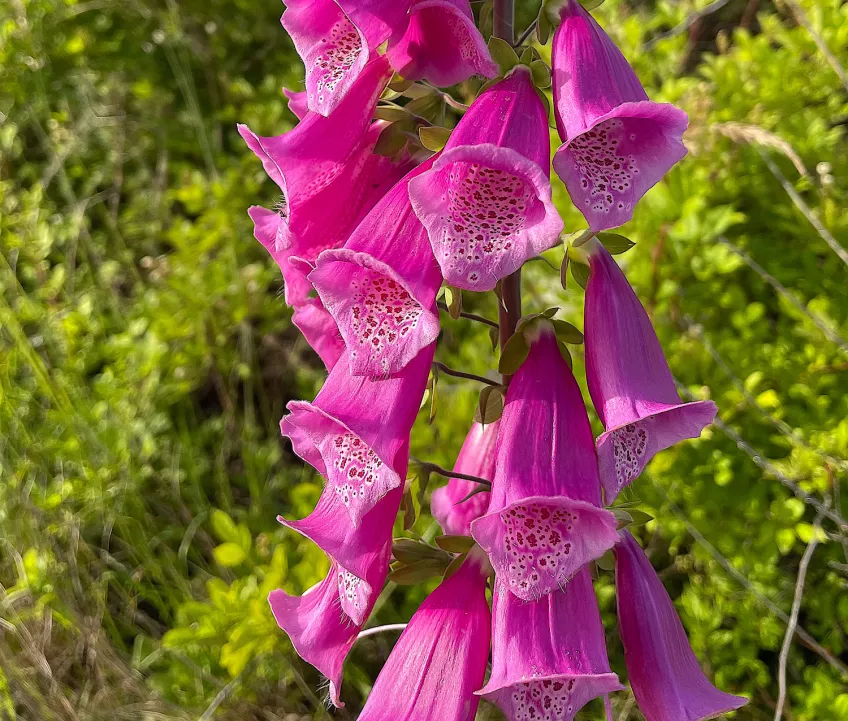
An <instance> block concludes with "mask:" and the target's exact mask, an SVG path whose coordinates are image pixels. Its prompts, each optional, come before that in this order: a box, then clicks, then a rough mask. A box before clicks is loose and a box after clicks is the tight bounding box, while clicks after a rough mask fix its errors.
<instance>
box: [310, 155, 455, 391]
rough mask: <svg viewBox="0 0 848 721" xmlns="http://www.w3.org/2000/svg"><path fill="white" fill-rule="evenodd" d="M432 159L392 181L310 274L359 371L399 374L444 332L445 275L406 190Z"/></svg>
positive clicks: (370, 374) (358, 372) (349, 355)
mask: <svg viewBox="0 0 848 721" xmlns="http://www.w3.org/2000/svg"><path fill="white" fill-rule="evenodd" d="M431 164H432V160H429V161H427V162H426V163H424V164H423V165H421V166H420V167H419V168H416V169H415V170H413V171H412V172H410V173H409V174H408V175H407V176H406V177H405V178H404V179H403V180H402V181H401V182H399V183H398V184H397V185H395V186H394V188H392V189H391V190H390V191H389V192H388V193H387V194H386V195H385V196H384V197H383V199H382V200H381V201H380V202H379V203H377V205H375V206H374V208H373V210H371V212H370V213H369V214H368V215H367V216H366V217H365V218H364V219H363V220H362V222H361V223H360V224H359V225H358V226H357V228H356V230H354V231H353V234H352V235H351V236H350V238H349V239H348V241H347V243H345V246H344V247H343V248H340V249H337V250H325V251H324V252H323V253H322V254H321V255H320V256H319V258H318V261H317V263H316V266H315V270H313V271H312V272H311V273H310V274H309V280H310V282H311V283H312V284H313V285H314V286H315V290H317V291H318V295H319V296H320V298H321V300H322V301H323V303H324V305H325V307H326V308H327V310H328V311H329V312H330V313H331V314H332V316H333V317H334V318H335V321H336V323H337V324H338V328H339V331H340V332H341V335H342V337H343V338H344V341H345V345H346V347H347V349H348V351H349V352H348V358H349V359H350V364H351V366H350V370H351V373H353V374H354V375H367V376H387V375H390V374H392V373H397V372H398V371H400V370H401V369H403V368H404V366H406V364H407V363H409V362H410V361H411V360H412V359H413V358H415V357H416V356H417V355H418V353H419V351H420V350H421V349H422V348H424V347H425V346H428V345H430V343H432V342H433V341H435V340H436V338H437V337H438V335H439V316H438V313H437V311H436V294H437V293H438V291H439V287H440V286H441V283H442V275H441V273H440V272H439V266H438V265H437V264H436V259H435V258H434V257H433V251H432V249H431V248H430V243H429V241H428V240H427V232H426V231H425V230H424V226H422V225H421V222H420V221H419V220H418V218H417V217H416V215H415V213H413V212H412V206H411V205H410V203H409V193H408V184H409V181H410V180H411V179H412V178H414V177H416V176H417V175H420V174H421V173H422V172H425V171H426V170H428V169H429V167H430V165H431Z"/></svg>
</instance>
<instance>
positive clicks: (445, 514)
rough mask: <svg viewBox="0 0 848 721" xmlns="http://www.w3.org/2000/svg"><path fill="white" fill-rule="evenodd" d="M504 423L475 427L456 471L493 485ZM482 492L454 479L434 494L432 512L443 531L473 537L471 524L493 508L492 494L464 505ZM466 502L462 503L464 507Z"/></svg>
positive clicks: (457, 460) (468, 482)
mask: <svg viewBox="0 0 848 721" xmlns="http://www.w3.org/2000/svg"><path fill="white" fill-rule="evenodd" d="M499 429H500V420H497V421H495V422H494V423H487V424H486V425H485V426H484V425H482V424H480V423H474V424H473V425H472V426H471V430H470V431H469V432H468V435H467V436H466V437H465V443H463V444H462V448H461V449H460V451H459V455H458V456H457V458H456V464H455V465H454V467H453V470H454V471H455V472H456V473H464V474H466V475H469V476H477V477H478V478H483V479H484V480H487V481H491V480H492V478H494V475H495V458H496V456H495V450H496V444H497V441H498V430H499ZM477 488H478V484H476V483H474V481H466V480H463V479H462V478H451V479H450V480H448V483H447V485H446V486H442V487H441V488H437V489H436V490H435V491H433V496H432V498H431V499H430V508H431V509H432V511H433V518H435V519H436V520H437V521H438V522H439V525H441V527H442V530H444V532H445V533H447V534H448V535H451V536H470V535H471V522H472V521H474V520H476V519H477V518H479V517H480V516H482V515H483V514H484V513H485V512H486V509H487V508H488V507H489V496H490V495H491V494H490V493H489V492H488V491H482V492H479V493H476V494H475V495H473V496H471V498H469V499H468V500H467V501H462V499H463V498H465V497H466V496H467V495H468V494H469V493H472V492H473V491H475V490H476V489H477ZM460 501H462V503H460Z"/></svg>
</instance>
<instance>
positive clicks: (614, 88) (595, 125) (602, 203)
mask: <svg viewBox="0 0 848 721" xmlns="http://www.w3.org/2000/svg"><path fill="white" fill-rule="evenodd" d="M561 19H562V23H561V25H560V26H559V28H557V31H556V33H555V35H554V40H553V51H552V65H553V92H554V105H555V115H556V122H557V128H558V130H559V134H560V137H561V138H562V141H563V144H562V145H561V146H560V147H559V149H558V150H557V151H556V155H555V156H554V162H553V164H554V170H556V172H557V174H558V175H559V176H560V177H561V178H562V179H563V181H564V182H565V187H566V188H567V189H568V193H569V195H570V196H571V199H572V201H573V202H574V205H575V206H576V207H577V209H578V210H580V212H581V213H583V215H584V216H585V218H586V220H587V221H588V222H589V228H590V229H591V230H594V231H599V230H604V229H605V228H613V227H615V226H617V225H621V224H622V223H626V222H627V221H628V220H630V218H631V217H632V215H633V208H634V207H635V205H636V203H637V202H638V200H639V198H641V197H642V196H643V195H644V194H645V193H646V192H647V191H648V189H649V188H651V187H652V186H653V185H655V184H656V183H657V182H659V180H660V179H661V178H662V177H663V175H665V173H666V172H667V171H668V170H669V168H671V166H673V165H674V164H675V163H676V162H677V161H678V160H680V159H681V158H682V157H683V156H684V155H686V148H685V147H684V146H683V141H682V137H683V131H684V130H686V127H687V125H688V122H689V121H688V119H687V117H686V113H684V112H683V111H682V110H680V109H679V108H676V107H674V106H673V105H669V104H665V103H652V102H650V101H649V100H648V96H647V95H646V94H645V90H644V89H643V88H642V85H641V83H640V82H639V79H638V78H637V77H636V74H635V73H634V72H633V69H632V68H631V67H630V65H628V64H627V60H625V59H624V56H623V55H622V54H621V52H620V51H619V49H618V48H617V47H616V46H615V44H614V43H613V41H612V40H611V39H610V37H609V36H608V35H607V34H606V33H605V32H604V31H603V30H602V29H601V27H600V26H599V25H598V23H597V22H595V20H594V18H593V17H592V16H591V15H590V14H589V13H588V12H587V11H586V10H585V9H584V8H583V7H582V6H581V5H580V3H579V2H577V0H568V1H567V2H566V3H565V5H564V6H563V9H562V11H561Z"/></svg>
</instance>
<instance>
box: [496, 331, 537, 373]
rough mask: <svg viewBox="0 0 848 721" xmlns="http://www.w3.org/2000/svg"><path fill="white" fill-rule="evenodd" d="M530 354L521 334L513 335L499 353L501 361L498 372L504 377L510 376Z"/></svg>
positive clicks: (528, 346) (527, 344)
mask: <svg viewBox="0 0 848 721" xmlns="http://www.w3.org/2000/svg"><path fill="white" fill-rule="evenodd" d="M529 353H530V344H529V343H528V342H527V339H526V338H525V337H524V334H523V333H513V335H512V336H511V337H510V339H509V340H508V341H507V342H506V345H505V346H504V348H503V351H502V352H501V360H500V362H499V363H498V370H499V371H500V372H501V373H502V374H503V375H505V376H509V375H512V374H513V373H515V371H517V370H518V369H519V368H520V367H521V364H522V363H524V361H525V360H527V356H528V354H529Z"/></svg>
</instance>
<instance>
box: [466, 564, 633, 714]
mask: <svg viewBox="0 0 848 721" xmlns="http://www.w3.org/2000/svg"><path fill="white" fill-rule="evenodd" d="M623 688H624V687H623V686H622V685H621V683H620V682H619V680H618V677H617V676H616V675H615V674H614V673H612V672H611V671H610V665H609V660H608V659H607V649H606V641H605V639H604V629H603V626H602V625H601V614H600V613H599V611H598V602H597V600H596V599H595V591H594V589H593V588H592V580H591V577H590V576H589V569H587V568H584V569H582V570H581V571H579V572H578V573H577V575H576V576H574V578H573V579H572V580H571V581H570V582H569V584H568V586H567V587H566V589H565V590H564V591H560V590H556V591H554V592H553V593H551V594H549V595H547V596H545V597H544V598H542V599H541V600H539V601H530V602H529V603H527V602H524V601H521V600H520V599H518V598H516V597H515V595H514V594H512V593H511V592H510V591H509V589H508V588H507V587H506V585H505V584H503V583H502V582H500V581H496V583H495V592H494V606H493V618H492V674H491V676H490V677H489V682H488V683H487V684H486V686H485V687H483V688H482V689H481V690H480V691H479V692H478V693H479V694H480V695H482V696H483V697H484V698H486V699H487V700H489V701H491V702H492V703H495V704H497V705H498V706H499V707H500V708H501V710H502V711H503V712H504V714H505V715H506V717H507V719H508V720H509V721H543V720H544V719H551V721H554V720H555V721H571V719H573V718H574V715H575V714H576V713H577V712H578V711H579V710H580V709H581V708H582V707H583V706H584V705H585V704H587V703H588V702H589V701H591V700H592V699H593V698H597V697H598V696H600V695H602V694H606V693H610V692H611V691H620V690H622V689H623Z"/></svg>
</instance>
